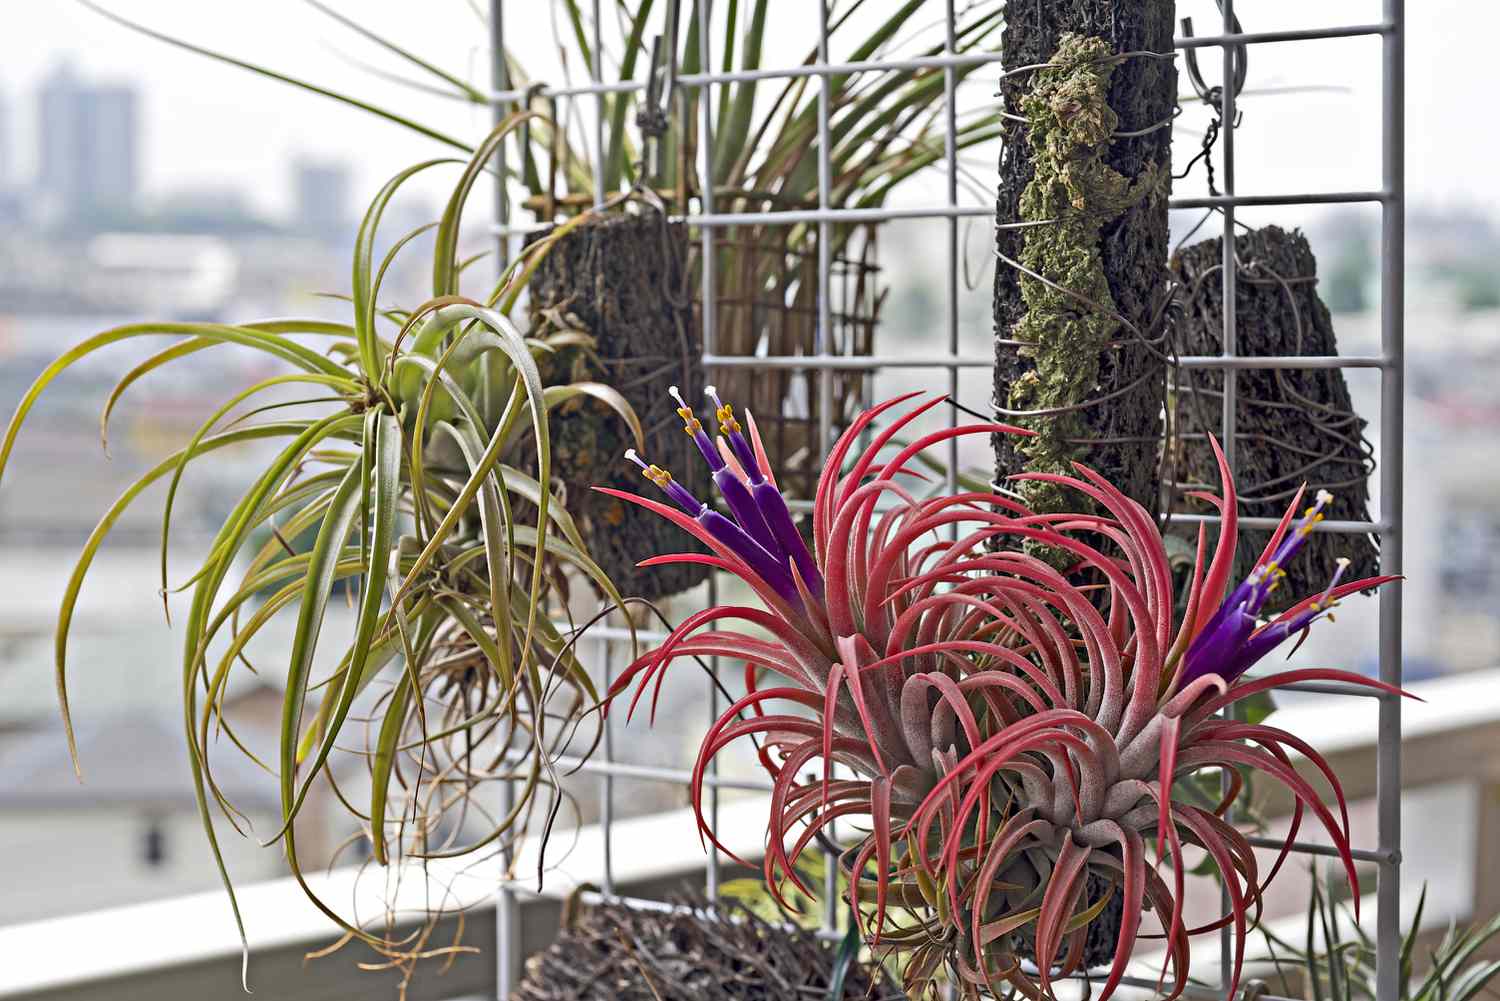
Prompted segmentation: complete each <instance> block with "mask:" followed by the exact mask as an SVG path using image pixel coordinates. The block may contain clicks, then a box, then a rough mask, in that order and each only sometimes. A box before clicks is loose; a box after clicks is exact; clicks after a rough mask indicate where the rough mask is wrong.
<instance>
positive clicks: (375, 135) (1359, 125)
mask: <svg viewBox="0 0 1500 1001" xmlns="http://www.w3.org/2000/svg"><path fill="white" fill-rule="evenodd" d="M102 2H103V3H104V4H105V5H106V6H108V7H109V8H111V9H113V10H115V11H118V12H120V13H121V14H124V15H126V16H128V17H131V18H133V19H135V20H140V21H144V22H147V23H149V24H151V25H152V26H155V27H158V28H161V29H163V30H165V31H167V32H169V33H172V34H175V35H178V36H180V37H184V38H187V39H190V40H192V41H195V42H198V43H201V44H204V45H206V46H209V47H213V48H217V49H220V50H225V51H229V52H231V53H233V54H235V55H238V56H241V57H243V58H246V59H249V60H251V61H256V62H260V63H262V64H266V65H270V66H273V67H276V68H278V69H282V70H285V71H287V72H289V73H292V74H295V75H299V76H304V77H310V78H312V79H314V80H316V81H317V82H320V83H323V84H326V85H328V86H330V87H333V88H336V89H342V90H348V91H354V92H357V93H359V94H360V96H362V97H365V98H367V99H370V100H372V101H375V102H377V103H385V104H391V105H394V106H396V107H399V108H401V109H404V110H407V111H410V112H412V113H413V114H415V115H416V116H418V117H421V118H422V119H423V120H425V121H428V122H429V123H431V124H434V125H437V126H440V127H442V128H443V129H445V130H447V131H450V132H452V133H454V134H456V135H458V136H460V137H463V138H467V139H473V138H475V137H476V136H478V135H480V134H482V133H483V131H484V129H485V125H486V122H487V113H486V112H485V111H484V110H483V109H479V108H475V107H473V106H471V105H467V104H460V103H456V102H447V101H444V100H442V99H440V98H435V97H428V96H426V95H422V94H417V93H413V92H412V91H410V90H407V89H405V88H402V87H400V86H398V85H395V84H392V83H390V82H388V81H384V80H381V79H379V78H377V77H376V76H374V75H373V74H372V73H370V72H369V71H368V70H367V69H361V68H359V67H358V66H355V65H352V64H351V63H350V61H349V60H350V59H360V60H364V61H367V62H369V63H374V64H378V65H380V66H382V67H385V68H388V69H396V68H397V67H398V65H399V64H398V63H397V62H396V61H394V59H393V58H392V57H391V56H389V55H387V54H384V53H382V52H380V51H379V50H378V49H376V48H375V47H374V46H372V45H371V44H369V43H368V42H365V41H362V40H360V39H359V38H357V37H355V36H354V35H352V34H350V33H349V32H348V31H346V30H345V29H344V28H342V27H341V26H339V25H338V24H336V23H334V22H333V21H331V20H329V19H328V18H327V17H325V16H323V15H322V14H320V13H318V12H317V11H316V10H314V9H312V8H311V7H309V6H307V5H306V4H304V3H301V2H299V0H258V2H256V3H249V4H247V3H231V2H229V0H102ZM332 2H333V3H334V5H335V6H337V7H338V9H340V10H342V11H344V12H346V13H350V14H352V15H357V16H358V17H359V18H360V19H361V20H362V21H363V22H364V23H366V24H368V25H370V26H371V27H372V28H375V29H377V30H379V31H382V32H384V33H386V34H388V35H390V36H393V37H397V38H399V39H401V40H402V41H403V43H404V44H406V45H408V46H409V47H410V48H412V49H414V50H415V51H416V52H418V53H420V54H421V55H423V56H424V57H426V58H428V59H429V60H431V61H433V62H435V63H438V64H440V65H442V66H443V67H445V68H447V69H449V70H451V71H453V72H456V73H457V74H458V75H461V76H465V77H467V78H469V79H471V80H473V81H475V82H476V83H480V84H485V83H487V77H488V69H487V63H486V53H485V47H486V44H487V29H486V28H485V26H484V25H483V23H482V22H481V21H480V20H479V18H478V17H476V15H475V13H474V10H473V9H472V7H471V4H470V0H424V2H422V3H420V4H419V3H411V2H406V0H359V2H355V0H332ZM474 2H475V3H477V4H478V5H479V6H485V4H484V3H483V0H474ZM773 2H774V4H775V7H774V17H775V19H774V22H773V23H774V27H775V30H774V31H773V32H772V33H771V35H772V38H771V39H770V41H769V42H768V45H769V46H770V48H771V52H770V53H769V59H768V61H772V60H774V61H780V62H784V63H787V62H794V61H797V60H798V59H799V58H800V56H801V54H802V51H803V50H804V49H805V47H806V46H807V45H808V44H809V43H810V41H811V39H812V38H813V37H814V36H813V30H812V23H811V19H810V16H809V13H810V10H811V4H810V3H808V2H807V0H773ZM894 2H895V0H877V2H876V3H875V4H873V5H872V6H874V7H875V8H877V9H879V8H880V7H881V6H882V5H884V6H886V7H889V6H894ZM548 6H549V5H548V3H547V0H509V4H508V14H507V19H508V24H509V26H510V31H511V34H512V37H516V38H519V39H521V40H523V41H524V45H523V46H522V47H521V48H520V51H522V52H524V53H526V54H527V55H528V56H529V57H530V61H531V63H532V64H533V65H537V64H538V63H541V62H542V61H543V59H544V58H545V55H544V54H545V53H547V52H548V51H549V47H550V42H549V39H550V29H549V28H548V26H547V21H546V18H547V10H548ZM605 6H606V9H608V8H609V7H610V6H611V5H610V4H608V3H606V4H605ZM659 6H660V5H659ZM720 6H721V7H722V6H723V5H722V4H721V5H720ZM1408 6H1409V8H1410V9H1411V11H1412V13H1411V14H1410V24H1409V28H1408V67H1409V69H1408V125H1407V130H1408V151H1409V152H1408V157H1407V159H1408V166H1409V170H1408V183H1409V186H1410V193H1411V200H1412V202H1413V203H1415V204H1425V205H1437V206H1443V207H1457V206H1464V205H1475V206H1477V207H1480V208H1482V209H1484V210H1485V211H1487V212H1491V213H1495V212H1497V211H1500V193H1497V190H1496V186H1495V185H1494V184H1493V183H1492V182H1491V178H1492V176H1493V173H1494V166H1493V165H1494V163H1495V162H1496V147H1497V140H1496V138H1495V136H1494V130H1493V129H1491V128H1489V127H1488V126H1487V125H1486V124H1484V123H1485V122H1486V119H1487V117H1488V116H1487V114H1486V112H1485V110H1484V109H1485V108H1486V107H1487V105H1483V104H1481V103H1480V102H1483V100H1484V96H1485V95H1487V94H1489V93H1490V92H1491V91H1492V90H1493V88H1494V85H1495V72H1496V71H1495V62H1496V61H1495V56H1494V38H1495V37H1496V35H1497V33H1500V4H1495V3H1485V2H1476V0H1423V2H1421V3H1416V2H1412V3H1409V4H1408ZM1379 7H1380V5H1379V3H1378V0H1323V2H1321V3H1309V2H1307V0H1257V2H1253V3H1252V2H1250V0H1241V2H1240V3H1239V4H1238V8H1239V10H1240V13H1241V17H1242V20H1243V22H1244V25H1245V28H1246V30H1250V31H1256V30H1271V29H1274V28H1284V27H1292V26H1304V25H1310V24H1334V23H1355V22H1369V21H1374V20H1378V19H1379V13H1380V11H1379ZM941 9H942V8H941V4H938V3H936V0H934V11H935V13H938V12H940V11H941ZM1179 13H1191V14H1193V15H1194V16H1195V18H1196V20H1197V21H1198V22H1199V28H1198V31H1199V33H1200V34H1205V33H1213V29H1212V27H1211V22H1212V20H1213V18H1214V16H1215V15H1214V11H1213V7H1212V3H1211V2H1210V0H1180V2H1179ZM804 21H806V22H808V23H806V24H802V23H801V22H804ZM0 38H3V39H5V40H6V42H7V44H6V58H5V60H4V61H3V62H0V95H3V100H4V104H5V109H6V117H7V118H8V119H9V124H8V127H7V128H8V134H7V136H6V139H7V143H6V145H7V146H8V147H9V148H10V149H11V151H12V152H11V153H10V155H9V157H8V159H9V160H10V172H11V176H12V179H16V178H18V177H19V178H20V179H23V180H24V179H25V178H26V177H27V176H29V171H30V164H31V162H32V159H33V154H32V152H31V150H32V148H33V138H32V129H33V122H32V107H33V103H34V102H33V96H34V90H35V87H36V85H37V83H38V82H39V80H40V79H41V77H42V76H43V75H44V74H45V73H46V72H47V71H48V70H49V69H50V68H51V67H52V66H54V65H55V64H56V63H57V62H58V61H59V60H61V59H63V58H71V59H72V60H73V62H74V64H75V66H76V67H77V68H78V69H79V70H80V71H81V72H83V73H84V74H86V75H90V76H103V77H113V78H133V79H135V80H136V81H137V82H138V83H139V84H140V86H141V87H142V90H143V93H144V114H145V128H146V137H145V149H144V154H143V160H144V162H143V164H142V167H143V173H144V179H145V184H146V187H147V191H148V193H160V192H163V191H167V190H171V189H174V188H179V187H184V186H187V187H205V186H217V185H224V184H234V185H238V186H242V187H245V188H248V189H250V191H251V194H252V197H253V199H254V200H255V202H256V203H257V204H259V205H260V206H262V207H264V208H266V209H268V210H270V211H273V212H280V211H284V210H285V207H286V205H287V202H288V191H287V176H286V175H287V169H286V163H287V161H288V160H289V159H290V158H291V157H292V156H293V155H295V154H298V153H310V154H313V155H317V156H327V157H336V158H342V159H346V160H349V161H351V162H353V163H355V164H356V165H357V173H356V196H357V198H358V200H359V201H361V202H363V200H364V199H365V198H366V197H368V195H370V194H372V193H373V191H374V190H375V188H376V187H377V186H378V185H379V184H380V183H381V182H382V181H383V180H384V179H385V178H386V177H388V176H389V175H390V174H391V173H393V172H394V171H395V170H397V169H399V168H400V167H401V166H403V165H405V164H407V163H409V162H413V161H415V160H417V159H420V158H424V157H426V156H430V155H432V154H433V153H434V152H437V151H438V147H437V146H436V145H435V144H432V143H430V142H427V141H425V140H423V139H421V138H419V137H416V136H413V135H411V134H409V133H407V132H405V131H404V130H402V129H399V128H397V127H395V126H392V125H388V124H385V123H382V122H379V121H376V120H374V119H370V118H367V117H364V116H362V115H360V114H359V113H357V112H355V111H353V110H351V109H347V108H344V107H341V106H339V105H336V104H334V103H332V102H330V101H326V100H323V99H319V98H316V97H312V96H309V95H306V94H302V93H298V92H295V91H293V90H291V89H289V88H287V87H285V86H283V85H280V84H276V83H273V82H270V81H266V80H263V79H260V78H257V77H253V76H251V75H250V74H247V73H245V72H243V71H241V70H237V69H234V68H230V67H225V66H221V65H218V64H215V63H212V62H209V61H208V60H205V59H203V58H201V57H198V56H195V55H192V54H189V53H185V52H180V51H178V50H175V49H171V48H168V47H167V46H165V45H163V44H161V43H159V42H155V41H152V40H149V39H146V38H142V37H140V36H138V35H134V34H131V33H129V32H127V31H125V30H124V29H122V28H120V27H117V26H115V25H113V24H111V23H109V22H107V21H106V20H104V19H103V18H101V17H100V16H99V15H97V14H95V13H93V12H91V11H89V10H88V9H86V8H85V7H83V6H82V5H80V4H78V3H74V2H70V0H46V2H22V0H0ZM1379 50H1380V45H1379V41H1378V40H1377V39H1374V38H1367V39H1356V40H1345V41H1337V42H1301V43H1296V44H1284V45H1262V46H1256V47H1254V48H1253V49H1252V50H1251V64H1250V69H1251V86H1252V87H1256V86H1258V87H1263V88H1264V87H1276V86H1287V85H1319V86H1324V87H1330V88H1343V89H1330V90H1328V91H1319V92H1314V93H1305V94H1299V95H1295V96H1275V97H1272V96H1266V97H1262V98H1260V99H1257V100H1247V101H1246V102H1245V111H1246V119H1245V122H1244V126H1243V128H1242V130H1241V132H1240V134H1239V136H1240V138H1239V149H1240V162H1241V166H1240V173H1239V189H1240V191H1242V192H1254V191H1260V192H1276V191H1288V190H1295V189H1297V188H1314V189H1333V188H1364V187H1376V186H1378V184H1379V180H1380V173H1379V136H1380V129H1379V126H1380V119H1379V89H1378V80H1379V76H1378V74H1379ZM533 53H538V54H537V55H532V54H533ZM836 54H837V53H836ZM1205 57H1206V60H1207V61H1208V62H1209V63H1211V64H1213V63H1217V58H1218V57H1217V53H1216V52H1214V51H1212V50H1209V51H1207V52H1206V53H1205ZM575 69H576V68H575ZM1211 71H1212V67H1211ZM554 72H555V71H554ZM1215 75H1216V74H1215ZM1184 86H1185V81H1184ZM992 89H993V88H991V87H989V86H988V85H987V84H985V85H981V86H976V87H975V88H973V89H972V90H970V91H969V94H970V95H971V98H970V99H971V100H973V101H976V102H977V101H983V100H985V99H987V97H988V95H989V93H990V92H991V91H992ZM1476 105H1480V106H1479V107H1476ZM1199 110H1201V109H1199ZM1195 116H1196V117H1195ZM1201 120H1202V119H1201V115H1200V114H1197V113H1196V112H1190V113H1189V115H1187V116H1184V119H1183V122H1182V123H1181V124H1182V127H1183V128H1184V129H1185V130H1186V129H1190V128H1194V127H1201ZM1178 142H1179V145H1178V149H1177V157H1178V162H1179V163H1181V162H1185V160H1186V158H1187V157H1188V156H1190V155H1191V153H1192V152H1193V150H1194V148H1195V147H1196V139H1195V138H1194V137H1193V136H1191V135H1186V134H1183V135H1180V136H1179V140H1178ZM1251 221H1255V220H1253V219H1252V220H1251Z"/></svg>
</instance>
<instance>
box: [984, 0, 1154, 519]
mask: <svg viewBox="0 0 1500 1001" xmlns="http://www.w3.org/2000/svg"><path fill="white" fill-rule="evenodd" d="M1006 19H1007V20H1006V30H1005V35H1004V38H1003V41H1002V50H1003V53H1004V56H1005V59H1004V65H1006V66H1007V67H1019V66H1026V65H1033V64H1038V63H1048V62H1051V63H1052V64H1053V65H1051V66H1049V67H1048V68H1046V69H1043V70H1039V71H1035V72H1030V73H1019V74H1016V75H1013V76H1008V77H1006V78H1005V79H1004V80H1003V81H1002V83H1001V92H1002V95H1003V97H1004V104H1005V109H1006V111H1007V112H1009V113H1011V114H1012V115H1015V116H1019V117H1020V118H1022V119H1024V121H1016V120H1009V121H1007V123H1006V127H1005V128H1006V134H1005V141H1004V143H1003V147H1002V153H1001V158H1000V188H999V195H998V199H997V206H996V218H997V221H998V222H999V223H1001V224H1002V225H1003V224H1012V223H1017V222H1041V221H1043V220H1046V221H1047V223H1046V224H1045V225H1038V226H1036V227H1031V228H1026V229H1000V230H998V231H997V237H996V240H997V249H998V250H999V252H1000V253H1001V254H1002V255H1003V256H1004V257H1005V258H1009V259H1010V260H1012V261H1016V262H1019V263H1020V264H1021V265H1022V266H1023V267H1025V268H1026V269H1027V270H1029V271H1031V272H1034V273H1035V275H1037V276H1040V277H1039V278H1038V277H1032V276H1028V275H1025V274H1024V273H1023V272H1022V271H1021V270H1020V269H1018V268H1015V267H1012V266H1009V265H1007V264H1006V263H1005V261H1004V260H1001V261H1000V263H999V264H998V266H997V267H996V273H995V299H994V313H995V335H996V341H997V343H996V352H995V391H994V398H995V403H996V406H997V407H999V408H1001V409H1003V410H1008V411H1028V412H1034V411H1047V412H1048V413H1045V414H1042V415H1038V416H1031V417H1018V418H1013V419H1011V422H1012V423H1016V424H1020V425H1022V426H1024V427H1027V428H1028V429H1030V430H1033V431H1035V432H1036V437H1035V438H1030V439H1022V438H1019V437H1016V436H997V438H996V440H995V464H996V473H997V479H1000V480H1002V481H1003V480H1004V479H1005V477H1007V476H1009V475H1011V474H1013V473H1017V472H1022V471H1025V470H1030V471H1038V472H1071V471H1072V469H1071V464H1072V463H1073V462H1075V461H1078V462H1084V463H1087V464H1088V465H1089V466H1091V467H1093V468H1094V469H1096V470H1097V471H1099V472H1100V473H1102V474H1103V475H1104V476H1106V477H1108V478H1109V479H1110V481H1111V482H1113V483H1115V484H1116V485H1117V486H1119V487H1120V489H1121V490H1123V491H1124V492H1125V493H1126V494H1127V495H1129V496H1130V497H1133V498H1134V499H1136V500H1137V501H1140V502H1141V503H1142V504H1143V505H1145V506H1146V508H1147V509H1148V510H1150V511H1153V512H1155V511H1156V510H1157V508H1158V506H1159V504H1158V495H1159V492H1160V485H1159V477H1158V467H1157V453H1158V445H1159V440H1160V437H1161V414H1162V406H1163V401H1164V393H1165V389H1164V383H1165V369H1164V366H1163V365H1162V363H1161V361H1160V359H1159V356H1158V353H1157V351H1154V350H1153V349H1152V347H1150V346H1148V345H1147V344H1145V343H1142V342H1141V339H1140V337H1138V336H1137V333H1136V332H1139V333H1140V334H1141V335H1144V336H1145V337H1147V338H1150V337H1155V336H1159V335H1158V334H1157V333H1156V332H1155V330H1154V329H1153V321H1154V319H1155V317H1157V316H1158V315H1159V313H1160V311H1161V307H1162V305H1163V302H1164V299H1165V296H1166V294H1167V273H1166V259H1167V253H1168V231H1167V195H1168V191H1169V185H1170V177H1171V155H1170V143H1171V129H1170V128H1157V129H1151V128H1150V127H1151V126H1154V125H1157V124H1158V123H1161V122H1164V121H1166V120H1167V119H1168V118H1169V117H1170V115H1171V113H1172V108H1173V105H1174V103H1175V100H1176V73H1175V70H1174V68H1173V66H1172V63H1171V62H1170V61H1169V60H1163V59H1154V58H1142V57H1128V58H1124V59H1118V60H1110V59H1109V58H1108V57H1109V56H1111V55H1115V54H1119V53H1125V52H1135V51H1151V52H1161V53H1169V52H1171V50H1172V24H1173V4H1172V3H1171V2H1170V0H1144V2H1133V3H1125V2H1123V0H1114V2H1111V0H1048V2H1047V3H1038V2H1036V0H1012V2H1010V3H1009V4H1007V8H1006ZM1138 130H1147V131H1145V132H1144V134H1141V135H1126V136H1121V135H1119V133H1121V132H1127V133H1129V132H1135V131H1138ZM1043 279H1044V280H1043ZM1062 290H1066V291H1062ZM1118 317H1124V318H1125V319H1126V320H1128V321H1129V324H1128V325H1126V324H1122V323H1120V322H1119V320H1118ZM1020 490H1021V493H1022V494H1023V496H1024V497H1025V498H1026V500H1027V502H1028V503H1029V504H1030V505H1031V506H1033V507H1034V508H1036V509H1037V510H1040V511H1057V510H1076V509H1078V508H1079V507H1080V506H1081V504H1082V499H1081V498H1079V497H1077V496H1076V495H1073V494H1072V493H1071V492H1070V493H1067V494H1064V493H1062V492H1060V491H1058V490H1056V489H1054V488H1051V487H1049V486H1047V485H1045V484H1027V485H1024V486H1022V487H1021V488H1020Z"/></svg>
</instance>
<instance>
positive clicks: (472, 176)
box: [432, 111, 539, 296]
mask: <svg viewBox="0 0 1500 1001" xmlns="http://www.w3.org/2000/svg"><path fill="white" fill-rule="evenodd" d="M536 117H539V116H537V115H534V114H532V113H531V112H529V111H521V112H516V113H515V114H512V115H507V116H506V118H505V120H504V121H503V122H501V123H500V124H499V125H497V126H495V128H494V129H493V130H491V132H490V134H489V135H487V136H485V138H484V141H483V142H481V143H480V144H479V146H478V147H477V148H476V149H475V150H474V155H473V156H472V157H471V158H470V159H469V162H468V164H467V166H465V167H464V171H463V175H462V176H461V177H460V178H459V181H458V184H457V185H456V186H455V187H454V189H453V194H451V195H450V196H449V197H448V204H447V206H446V207H445V208H444V209H443V215H442V217H441V218H440V219H439V220H438V228H437V236H436V237H435V246H434V248H433V254H432V294H433V295H434V296H444V295H456V294H457V293H458V233H459V226H460V224H461V222H462V215H463V208H464V205H465V204H466V203H467V202H468V200H469V193H470V192H471V191H472V190H473V188H474V183H475V182H476V181H478V180H479V178H480V176H481V175H482V174H484V173H485V171H486V170H487V169H488V165H489V161H490V158H491V157H492V156H494V154H495V151H496V150H498V149H499V148H500V145H501V144H502V143H503V142H505V137H506V136H508V135H510V133H511V132H513V131H515V130H516V129H518V128H520V126H521V124H522V123H523V122H526V121H529V120H530V119H533V118H536Z"/></svg>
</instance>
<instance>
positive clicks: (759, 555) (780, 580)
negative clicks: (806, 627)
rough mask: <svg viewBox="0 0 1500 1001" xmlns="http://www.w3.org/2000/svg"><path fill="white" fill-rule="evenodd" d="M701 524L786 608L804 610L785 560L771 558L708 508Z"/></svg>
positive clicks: (740, 530) (742, 530) (702, 516)
mask: <svg viewBox="0 0 1500 1001" xmlns="http://www.w3.org/2000/svg"><path fill="white" fill-rule="evenodd" d="M698 524H700V525H702V526H703V527H704V528H706V529H707V530H708V531H709V533H710V534H711V535H713V537H714V538H716V539H718V540H719V541H720V542H722V543H723V544H724V545H725V546H727V547H729V549H731V550H733V551H734V554H735V555H736V556H738V557H739V558H740V559H742V560H744V561H745V562H746V563H748V564H749V565H750V569H751V570H753V571H755V575H756V576H757V577H759V578H760V579H761V580H763V581H765V582H766V584H767V585H768V586H770V588H771V589H772V590H773V591H775V592H776V593H777V594H778V595H779V596H780V597H781V598H782V600H784V601H785V602H786V603H787V604H789V605H791V606H792V607H793V608H799V609H800V608H801V607H802V596H801V595H799V594H798V593H797V583H796V581H794V580H792V572H791V571H790V570H789V569H787V564H786V562H785V561H784V560H778V559H777V558H776V557H775V556H773V555H771V554H770V553H769V552H767V551H766V548H765V547H764V546H762V545H761V544H760V543H758V542H756V541H755V540H754V539H752V538H751V537H750V536H749V534H748V533H747V532H746V531H745V530H744V529H742V528H740V526H738V525H736V524H735V523H734V522H732V521H730V520H729V519H728V518H726V517H724V516H723V515H722V514H720V513H719V512H717V511H715V510H713V509H712V508H707V507H705V508H704V509H703V511H702V512H700V513H699V514H698Z"/></svg>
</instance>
